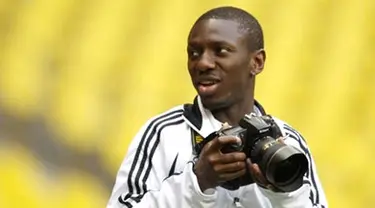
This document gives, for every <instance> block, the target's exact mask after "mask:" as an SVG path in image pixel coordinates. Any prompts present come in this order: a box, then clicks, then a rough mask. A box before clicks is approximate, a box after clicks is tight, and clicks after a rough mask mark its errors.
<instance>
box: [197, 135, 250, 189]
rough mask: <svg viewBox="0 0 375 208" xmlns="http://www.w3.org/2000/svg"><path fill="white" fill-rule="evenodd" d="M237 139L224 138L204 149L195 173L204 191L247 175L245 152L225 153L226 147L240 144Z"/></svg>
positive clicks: (213, 141) (211, 142) (214, 141)
mask: <svg viewBox="0 0 375 208" xmlns="http://www.w3.org/2000/svg"><path fill="white" fill-rule="evenodd" d="M240 142H241V140H240V139H239V138H237V137H231V136H223V137H218V138H215V139H213V140H212V141H210V142H208V143H207V144H206V145H205V146H204V147H203V149H202V151H201V154H200V156H199V158H198V161H197V163H196V164H195V166H194V172H195V174H196V176H197V179H198V183H199V186H200V188H201V190H202V191H205V190H206V189H209V188H214V187H216V186H218V185H219V184H220V183H223V182H225V181H229V180H233V179H235V178H238V177H240V176H242V175H244V174H245V173H246V162H245V160H246V155H245V153H243V152H230V153H223V152H222V151H221V149H222V148H223V147H225V146H226V145H230V144H236V143H237V144H238V143H240Z"/></svg>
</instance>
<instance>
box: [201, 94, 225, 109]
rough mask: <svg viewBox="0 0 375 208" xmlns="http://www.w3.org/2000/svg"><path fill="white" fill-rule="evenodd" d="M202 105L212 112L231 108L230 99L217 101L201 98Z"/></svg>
mask: <svg viewBox="0 0 375 208" xmlns="http://www.w3.org/2000/svg"><path fill="white" fill-rule="evenodd" d="M201 101H202V104H203V106H204V107H205V108H207V109H208V110H210V111H214V110H219V109H222V108H227V107H229V106H230V104H229V102H228V99H217V98H216V99H215V98H205V97H201Z"/></svg>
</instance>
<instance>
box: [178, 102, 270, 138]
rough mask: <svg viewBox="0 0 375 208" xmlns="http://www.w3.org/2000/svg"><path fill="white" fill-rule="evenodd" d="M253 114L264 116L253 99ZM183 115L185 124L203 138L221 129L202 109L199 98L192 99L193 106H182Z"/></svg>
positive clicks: (208, 113)
mask: <svg viewBox="0 0 375 208" xmlns="http://www.w3.org/2000/svg"><path fill="white" fill-rule="evenodd" d="M253 112H254V113H255V114H257V115H266V112H265V110H264V108H263V107H262V106H261V105H260V103H259V102H258V101H256V100H255V99H254V111H253ZM183 115H184V119H185V121H186V123H187V124H188V125H189V126H190V127H191V128H192V129H193V130H195V131H196V132H197V133H198V134H200V135H201V136H202V137H204V138H205V137H207V136H208V135H210V134H211V133H212V132H214V131H218V130H219V129H220V128H221V122H220V121H218V120H216V119H215V118H214V116H213V115H212V113H211V112H210V111H209V110H208V109H206V108H204V107H203V105H202V102H201V99H200V97H199V96H196V97H195V98H194V102H193V104H185V105H184V114H183Z"/></svg>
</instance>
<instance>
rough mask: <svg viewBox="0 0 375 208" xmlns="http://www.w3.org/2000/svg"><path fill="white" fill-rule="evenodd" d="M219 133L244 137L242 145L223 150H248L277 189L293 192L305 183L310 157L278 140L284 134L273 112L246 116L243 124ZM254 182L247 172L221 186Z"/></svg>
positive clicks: (227, 186) (252, 158) (252, 159)
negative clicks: (272, 114) (273, 116)
mask: <svg viewBox="0 0 375 208" xmlns="http://www.w3.org/2000/svg"><path fill="white" fill-rule="evenodd" d="M217 135H218V136H235V137H238V138H240V139H241V141H242V143H241V144H238V145H237V144H235V145H228V146H226V147H224V148H223V149H222V152H223V153H228V152H234V151H242V152H244V153H245V154H246V156H247V158H250V159H251V161H252V163H256V164H258V166H259V168H260V170H261V171H262V173H263V175H264V178H265V179H266V180H267V181H268V182H269V183H270V184H271V185H272V186H273V187H274V188H276V190H277V191H280V192H291V191H294V190H297V189H298V188H299V187H301V186H302V184H303V176H304V174H305V173H306V171H307V169H308V161H307V158H306V156H305V155H304V153H302V152H301V151H299V150H298V149H297V148H295V147H293V146H290V145H286V144H285V143H283V142H282V141H280V140H279V139H278V138H281V137H282V133H281V130H280V128H279V127H278V126H277V124H276V122H275V121H274V120H273V118H272V117H271V116H270V115H264V116H255V115H252V114H251V115H245V116H244V117H243V118H242V119H241V121H240V122H239V126H235V127H230V128H227V129H222V130H220V131H219V132H217ZM253 182H254V181H253V180H252V178H251V176H250V174H249V173H247V174H246V175H245V176H244V177H240V178H237V179H234V180H232V181H227V182H225V183H223V184H222V185H221V186H222V187H223V188H226V189H229V190H235V189H238V188H239V187H240V186H243V185H246V184H250V183H253Z"/></svg>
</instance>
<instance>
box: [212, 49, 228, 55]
mask: <svg viewBox="0 0 375 208" xmlns="http://www.w3.org/2000/svg"><path fill="white" fill-rule="evenodd" d="M215 52H216V54H217V55H219V56H223V55H226V54H228V53H229V52H230V49H229V48H227V47H217V48H216V50H215Z"/></svg>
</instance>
